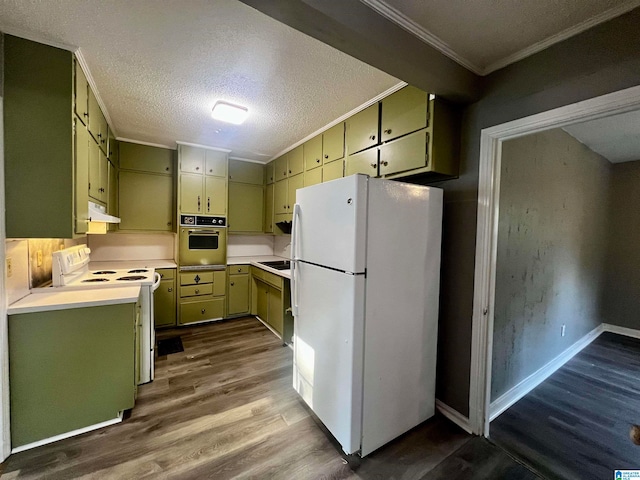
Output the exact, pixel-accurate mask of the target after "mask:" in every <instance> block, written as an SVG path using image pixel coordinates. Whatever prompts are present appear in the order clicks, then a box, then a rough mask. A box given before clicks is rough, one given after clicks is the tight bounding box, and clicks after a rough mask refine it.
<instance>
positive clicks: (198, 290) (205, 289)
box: [180, 283, 213, 297]
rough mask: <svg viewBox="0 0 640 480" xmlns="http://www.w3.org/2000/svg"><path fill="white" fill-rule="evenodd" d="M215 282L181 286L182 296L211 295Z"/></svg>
mask: <svg viewBox="0 0 640 480" xmlns="http://www.w3.org/2000/svg"><path fill="white" fill-rule="evenodd" d="M212 293H213V283H205V284H203V285H183V286H181V287H180V297H195V296H197V295H211V294H212Z"/></svg>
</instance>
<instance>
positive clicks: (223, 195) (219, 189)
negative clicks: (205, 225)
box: [204, 176, 227, 215]
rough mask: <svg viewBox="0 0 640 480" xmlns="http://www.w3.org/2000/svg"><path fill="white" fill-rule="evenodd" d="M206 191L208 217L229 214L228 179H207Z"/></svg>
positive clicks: (205, 181)
mask: <svg viewBox="0 0 640 480" xmlns="http://www.w3.org/2000/svg"><path fill="white" fill-rule="evenodd" d="M204 189H205V194H206V195H205V197H206V203H205V207H204V209H205V210H204V213H206V214H207V215H226V214H227V179H226V178H220V177H209V176H207V177H205V179H204Z"/></svg>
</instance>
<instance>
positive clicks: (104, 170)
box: [88, 142, 109, 205]
mask: <svg viewBox="0 0 640 480" xmlns="http://www.w3.org/2000/svg"><path fill="white" fill-rule="evenodd" d="M108 188H109V167H108V160H107V156H106V155H105V154H104V152H103V151H102V150H100V147H99V146H98V144H97V143H95V142H89V184H88V189H89V196H90V197H91V198H92V200H93V201H95V202H99V203H102V204H105V205H106V203H107V200H108V198H109V193H108Z"/></svg>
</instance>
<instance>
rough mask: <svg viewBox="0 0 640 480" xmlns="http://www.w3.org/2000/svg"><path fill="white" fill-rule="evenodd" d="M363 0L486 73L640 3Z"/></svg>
mask: <svg viewBox="0 0 640 480" xmlns="http://www.w3.org/2000/svg"><path fill="white" fill-rule="evenodd" d="M361 1H362V2H363V3H365V4H367V5H369V6H370V7H372V8H373V9H374V10H376V11H378V12H379V13H381V14H383V15H384V16H386V17H387V18H389V19H391V20H393V21H394V22H396V23H398V24H399V25H400V26H402V27H403V28H405V29H407V30H408V31H410V32H411V33H413V34H414V35H416V36H418V37H420V38H421V39H422V40H423V41H425V42H426V43H429V44H431V45H432V46H435V47H436V48H438V49H439V50H441V51H442V52H443V53H445V54H447V55H449V56H450V57H452V58H453V59H454V60H456V61H458V62H459V63H460V64H461V65H463V66H465V67H467V68H469V69H470V70H472V71H475V72H476V73H479V74H483V75H484V74H487V73H490V72H491V71H494V70H497V69H498V68H502V67H504V66H505V65H508V64H509V63H513V62H514V61H517V60H520V59H522V58H524V57H526V56H528V55H531V54H533V53H535V52H537V51H539V50H542V49H544V48H546V47H548V46H550V45H552V44H553V43H556V42H558V41H561V40H564V39H565V38H568V37H569V36H571V35H575V34H577V33H579V32H581V31H583V30H586V29H587V28H590V27H592V26H594V25H596V24H598V23H601V22H604V21H606V20H609V19H611V18H613V17H615V16H617V15H621V14H622V13H625V12H627V11H629V10H632V9H633V8H635V7H637V6H638V5H640V0H535V1H534V0H526V1H521V0H520V1H518V0H473V1H469V0H429V1H428V2H426V1H424V0H361Z"/></svg>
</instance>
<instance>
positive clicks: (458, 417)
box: [436, 399, 473, 433]
mask: <svg viewBox="0 0 640 480" xmlns="http://www.w3.org/2000/svg"><path fill="white" fill-rule="evenodd" d="M436 410H438V411H439V412H440V413H441V414H442V415H444V416H445V417H447V418H448V419H449V420H451V421H452V422H453V423H455V424H456V425H458V426H459V427H460V428H461V429H463V430H464V431H465V432H467V433H473V431H472V430H471V424H470V423H469V419H468V418H467V417H465V416H464V415H462V414H461V413H460V412H458V411H457V410H454V409H453V408H451V407H450V406H449V405H447V404H446V403H443V402H441V401H440V400H438V399H436Z"/></svg>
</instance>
